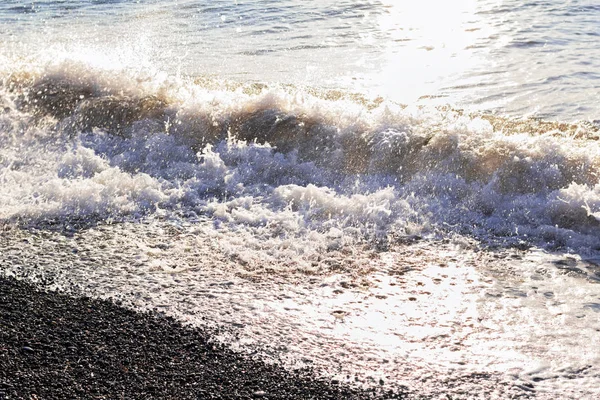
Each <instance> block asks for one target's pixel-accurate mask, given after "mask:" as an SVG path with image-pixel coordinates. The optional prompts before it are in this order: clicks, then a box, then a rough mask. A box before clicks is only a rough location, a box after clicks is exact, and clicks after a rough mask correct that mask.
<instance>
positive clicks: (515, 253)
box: [0, 58, 600, 398]
mask: <svg viewBox="0 0 600 400" xmlns="http://www.w3.org/2000/svg"><path fill="white" fill-rule="evenodd" d="M1 71H2V72H1V76H2V80H1V86H0V105H1V107H2V113H1V114H0V221H1V222H0V226H1V228H2V231H3V234H4V235H3V237H2V248H3V251H2V255H1V257H2V262H3V264H5V265H6V266H7V267H6V268H4V269H3V272H2V273H4V274H13V275H18V276H29V277H30V278H32V279H36V277H38V278H37V279H39V276H42V277H43V278H44V279H46V278H48V277H51V279H50V280H51V281H52V282H54V284H56V286H59V287H68V288H71V289H72V290H74V291H76V292H79V293H87V294H94V295H97V296H102V297H118V298H120V299H122V300H125V301H128V302H130V303H131V305H132V306H135V307H141V308H157V309H160V310H163V311H164V312H168V313H170V314H172V315H175V316H177V317H178V318H180V319H182V320H184V321H187V322H190V323H207V321H210V322H212V323H219V324H228V325H230V326H232V327H234V328H236V329H237V330H238V332H239V333H238V334H237V336H236V335H233V336H231V337H227V338H224V340H226V341H228V342H229V343H231V345H232V346H237V347H238V348H239V349H241V350H244V351H246V350H248V349H252V348H255V347H256V346H259V347H261V348H263V349H265V354H267V356H270V357H273V359H277V360H279V361H283V362H285V363H287V364H289V365H291V366H297V365H302V366H305V365H312V366H314V367H316V368H317V369H322V370H324V371H326V372H327V373H328V374H329V375H335V376H337V377H338V379H339V380H342V381H347V382H349V383H353V384H354V383H358V384H366V385H379V384H380V382H382V383H381V385H390V386H391V387H394V385H396V386H397V385H399V384H402V385H406V386H407V387H409V388H412V390H414V391H415V393H420V394H422V395H423V396H431V397H433V396H439V395H441V394H444V393H451V394H454V395H457V396H468V395H469V393H471V394H472V393H477V394H478V395H479V394H481V396H484V397H493V396H496V397H498V398H502V397H507V396H513V397H518V396H520V397H532V396H538V397H539V398H552V396H554V395H555V394H556V393H559V392H560V393H563V394H565V396H571V397H577V396H581V395H583V396H592V395H594V394H597V385H596V383H597V376H598V375H597V374H598V366H599V365H600V363H599V360H598V356H597V352H596V351H595V347H594V343H595V340H594V339H595V338H597V337H598V333H597V332H598V326H597V322H596V318H594V317H595V316H596V313H597V310H598V306H597V305H598V299H597V297H598V296H597V289H596V286H595V285H596V282H597V280H598V279H600V274H599V273H600V270H599V269H598V267H597V265H598V261H597V260H598V259H600V254H599V252H600V239H599V238H600V223H599V219H600V186H599V185H598V176H597V172H596V171H598V166H599V162H600V153H599V152H598V150H599V145H598V129H597V127H595V126H593V125H592V124H589V123H578V124H566V123H560V122H544V121H537V120H515V119H508V118H502V117H498V116H492V115H488V114H470V113H466V112H463V111H460V110H456V109H452V108H449V107H411V106H406V105H402V104H398V103H395V102H393V101H389V100H386V99H383V98H377V97H376V98H370V97H368V96H366V95H361V94H357V93H350V92H344V91H341V90H339V91H336V90H328V89H320V88H315V87H305V86H301V85H290V84H263V83H257V82H248V83H239V82H238V83H234V82H230V81H223V80H219V79H216V78H210V77H196V78H187V77H182V76H177V75H169V74H166V73H163V72H160V71H153V70H147V69H143V68H142V69H140V68H132V67H123V66H121V65H117V66H112V67H111V66H106V65H97V64H94V63H92V62H87V61H85V60H81V59H79V60H77V59H71V58H65V59H60V58H58V59H56V60H53V61H51V62H39V61H31V60H29V61H22V62H5V63H3V64H2V69H1ZM203 318H204V319H203ZM531 321H534V322H531ZM557 326H560V327H561V328H562V329H564V331H562V332H557V331H556V327H557ZM573 335H575V336H576V337H578V338H583V340H582V341H578V343H574V342H573V340H572V337H573ZM275 341H277V342H278V343H281V345H280V346H275V347H273V346H272V343H274V342H275ZM582 342H583V343H582ZM560 349H568V350H566V351H562V350H560ZM332 354H335V357H333V358H334V359H333V360H332V357H331V355H332ZM582 354H583V356H582ZM444 380H445V382H446V383H445V384H441V383H440V382H442V381H444Z"/></svg>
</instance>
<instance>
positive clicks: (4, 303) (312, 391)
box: [0, 278, 407, 400]
mask: <svg viewBox="0 0 600 400" xmlns="http://www.w3.org/2000/svg"><path fill="white" fill-rule="evenodd" d="M0 327H1V329H0V399H1V400H5V399H6V400H8V399H20V398H28V399H34V398H39V399H54V398H56V399H58V398H97V399H118V398H127V399H135V398H178V399H186V398H203V399H252V398H265V399H374V398H386V399H403V398H407V393H406V392H402V391H399V392H396V393H393V392H385V393H383V392H381V391H378V390H376V389H375V388H372V389H370V390H361V389H357V388H352V387H348V386H346V385H342V384H339V383H337V382H335V381H333V382H332V381H327V380H325V379H320V378H316V377H315V375H314V374H313V373H312V371H310V370H295V371H290V370H286V369H284V368H283V367H281V366H278V365H270V364H267V363H265V362H264V361H261V360H259V359H255V358H252V357H251V356H250V355H246V354H239V353H236V352H234V351H232V350H230V349H228V348H227V347H226V346H225V345H222V344H219V343H217V342H215V341H212V340H211V332H209V331H208V330H206V329H204V328H192V327H186V326H183V325H182V324H181V323H180V322H178V321H176V320H175V319H173V318H170V317H165V316H162V315H160V314H158V313H147V312H137V311H133V310H129V309H127V308H124V307H121V306H119V305H118V304H115V303H113V302H111V301H107V300H99V299H91V298H87V297H71V296H68V295H66V294H63V293H59V292H52V291H44V290H43V289H40V288H38V287H36V286H35V285H33V284H31V283H27V282H25V281H20V280H17V279H14V278H0Z"/></svg>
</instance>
